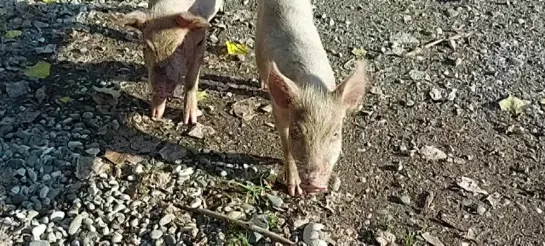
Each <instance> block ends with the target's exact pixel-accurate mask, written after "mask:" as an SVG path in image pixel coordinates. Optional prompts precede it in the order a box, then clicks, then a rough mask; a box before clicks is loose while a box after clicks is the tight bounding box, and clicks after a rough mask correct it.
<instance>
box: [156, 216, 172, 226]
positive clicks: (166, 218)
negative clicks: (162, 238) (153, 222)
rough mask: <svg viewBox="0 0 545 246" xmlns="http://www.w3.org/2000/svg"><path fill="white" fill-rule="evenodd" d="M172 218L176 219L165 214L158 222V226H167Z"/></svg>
mask: <svg viewBox="0 0 545 246" xmlns="http://www.w3.org/2000/svg"><path fill="white" fill-rule="evenodd" d="M174 218H176V216H174V214H166V215H165V216H163V218H161V219H160V220H159V225H160V226H164V225H168V224H169V223H170V222H172V220H173V219H174Z"/></svg>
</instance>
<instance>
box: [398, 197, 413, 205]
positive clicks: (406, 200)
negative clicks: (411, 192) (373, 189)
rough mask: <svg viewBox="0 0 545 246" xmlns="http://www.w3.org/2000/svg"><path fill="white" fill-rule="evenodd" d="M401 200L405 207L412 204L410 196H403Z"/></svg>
mask: <svg viewBox="0 0 545 246" xmlns="http://www.w3.org/2000/svg"><path fill="white" fill-rule="evenodd" d="M399 200H401V202H402V203H403V204H405V205H409V204H411V197H409V196H408V195H403V196H401V197H400V198H399Z"/></svg>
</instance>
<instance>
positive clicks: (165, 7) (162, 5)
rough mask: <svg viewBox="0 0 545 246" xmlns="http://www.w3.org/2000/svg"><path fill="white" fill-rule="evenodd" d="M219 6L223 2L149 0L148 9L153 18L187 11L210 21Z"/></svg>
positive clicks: (215, 0) (219, 0) (210, 0)
mask: <svg viewBox="0 0 545 246" xmlns="http://www.w3.org/2000/svg"><path fill="white" fill-rule="evenodd" d="M221 5H223V0H151V1H150V2H149V9H150V12H151V13H152V14H153V15H154V16H155V17H161V16H165V15H172V14H176V13H180V12H184V11H189V12H191V13H193V14H198V15H200V16H202V17H204V18H205V19H207V20H208V21H210V20H211V19H212V18H213V17H214V16H215V15H216V13H217V12H218V10H219V7H220V6H221Z"/></svg>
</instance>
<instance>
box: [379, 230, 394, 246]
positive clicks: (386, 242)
mask: <svg viewBox="0 0 545 246" xmlns="http://www.w3.org/2000/svg"><path fill="white" fill-rule="evenodd" d="M375 240H376V241H377V242H378V244H379V245H380V246H391V245H396V242H395V241H396V236H395V235H394V234H392V233H390V232H387V231H379V232H378V233H377V235H376V236H375Z"/></svg>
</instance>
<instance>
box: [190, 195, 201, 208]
mask: <svg viewBox="0 0 545 246" xmlns="http://www.w3.org/2000/svg"><path fill="white" fill-rule="evenodd" d="M201 204H202V200H201V199H200V198H198V197H197V198H195V200H193V202H191V204H189V206H190V207H191V208H198V207H199V206H201Z"/></svg>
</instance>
